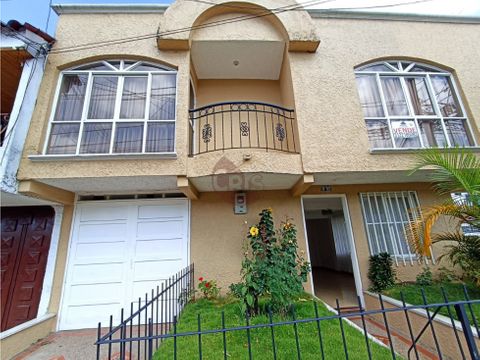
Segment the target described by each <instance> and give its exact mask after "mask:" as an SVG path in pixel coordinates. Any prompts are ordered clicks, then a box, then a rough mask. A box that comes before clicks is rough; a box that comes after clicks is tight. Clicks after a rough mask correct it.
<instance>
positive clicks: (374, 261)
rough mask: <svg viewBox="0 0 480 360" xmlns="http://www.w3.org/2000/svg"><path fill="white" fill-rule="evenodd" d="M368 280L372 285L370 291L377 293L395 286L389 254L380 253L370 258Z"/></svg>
mask: <svg viewBox="0 0 480 360" xmlns="http://www.w3.org/2000/svg"><path fill="white" fill-rule="evenodd" d="M368 279H369V280H370V281H371V283H372V285H371V286H370V290H371V291H374V292H377V293H380V292H382V291H383V290H386V289H388V288H390V287H392V286H393V285H395V270H394V269H393V261H392V257H391V256H390V254H388V253H380V254H377V255H372V256H370V264H369V268H368Z"/></svg>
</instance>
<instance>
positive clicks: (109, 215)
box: [80, 204, 128, 222]
mask: <svg viewBox="0 0 480 360" xmlns="http://www.w3.org/2000/svg"><path fill="white" fill-rule="evenodd" d="M126 219H128V207H125V206H116V205H111V206H108V205H107V206H105V205H104V204H102V206H83V207H82V208H81V209H80V221H81V222H86V221H107V220H126Z"/></svg>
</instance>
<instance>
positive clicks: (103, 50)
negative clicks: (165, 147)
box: [18, 14, 190, 179]
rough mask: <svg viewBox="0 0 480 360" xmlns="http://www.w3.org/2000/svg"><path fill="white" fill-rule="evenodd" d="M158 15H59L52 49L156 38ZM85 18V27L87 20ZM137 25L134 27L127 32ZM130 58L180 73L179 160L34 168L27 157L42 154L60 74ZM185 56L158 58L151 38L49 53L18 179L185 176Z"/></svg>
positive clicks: (44, 164)
mask: <svg viewBox="0 0 480 360" xmlns="http://www.w3.org/2000/svg"><path fill="white" fill-rule="evenodd" d="M160 16H161V15H159V14H137V15H129V14H112V15H105V14H103V15H102V14H88V15H78V14H71V15H63V16H61V17H60V18H59V23H58V28H57V34H58V35H57V40H58V41H57V43H56V45H55V47H54V48H55V49H61V48H65V47H68V46H76V45H78V44H84V43H90V42H97V41H111V40H114V39H118V38H123V37H125V34H128V36H129V37H130V36H131V37H134V36H137V35H144V34H145V33H153V34H155V32H156V30H157V27H158V22H159V17H160ZM87 17H88V21H85V19H86V18H87ZM131 24H135V25H136V26H131ZM99 58H102V59H106V58H117V59H118V58H121V59H127V58H133V59H145V60H150V61H156V62H163V63H166V64H168V65H171V66H173V67H175V68H177V69H178V75H177V76H178V89H177V98H178V100H177V122H176V152H177V159H176V160H172V159H166V160H160V159H155V160H154V161H152V159H141V158H140V159H139V158H136V159H132V160H103V161H98V160H91V161H71V160H68V161H49V162H33V161H31V160H29V159H28V155H32V154H33V155H35V154H40V153H42V150H43V144H44V140H45V133H46V130H47V125H48V121H49V117H50V113H51V111H52V104H53V99H54V93H55V89H56V87H57V83H58V77H59V73H60V71H61V69H63V68H66V67H69V66H72V64H78V63H83V62H87V61H92V59H99ZM189 61H190V59H189V54H188V52H161V51H160V50H158V48H157V46H156V42H155V39H154V38H149V39H147V40H142V41H135V42H134V43H131V42H127V43H122V44H117V45H115V46H112V45H109V46H107V47H95V48H91V49H87V50H82V51H74V52H67V53H58V54H54V53H51V54H50V55H49V58H48V63H47V67H46V69H45V76H44V79H43V81H42V84H41V87H40V91H39V94H40V95H39V97H38V99H37V105H36V107H35V111H34V115H33V117H32V121H31V125H30V130H29V133H28V136H27V140H26V142H25V148H24V153H23V158H22V161H21V164H20V169H19V173H18V178H19V179H31V178H34V179H49V178H77V177H97V176H98V177H109V176H122V175H123V176H125V175H127V176H146V175H175V174H186V159H187V154H188V90H189V84H190V63H189Z"/></svg>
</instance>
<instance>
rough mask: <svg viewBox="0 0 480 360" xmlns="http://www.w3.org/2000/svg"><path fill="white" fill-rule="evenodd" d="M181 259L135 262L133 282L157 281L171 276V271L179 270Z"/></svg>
mask: <svg viewBox="0 0 480 360" xmlns="http://www.w3.org/2000/svg"><path fill="white" fill-rule="evenodd" d="M181 268H182V259H181V258H179V259H176V260H171V261H164V260H158V261H135V263H134V269H133V280H134V281H138V280H157V279H162V278H167V277H169V276H172V275H173V274H174V273H173V272H172V269H181Z"/></svg>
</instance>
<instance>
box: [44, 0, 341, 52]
mask: <svg viewBox="0 0 480 360" xmlns="http://www.w3.org/2000/svg"><path fill="white" fill-rule="evenodd" d="M331 1H335V0H313V1H308V2H307V3H308V4H309V5H319V4H322V3H327V2H331ZM301 7H303V5H300V4H293V5H292V4H291V5H286V6H281V7H278V8H274V9H266V10H262V13H261V14H255V15H252V14H247V15H241V16H236V17H232V18H229V19H223V20H216V21H211V22H209V23H205V24H200V25H194V26H188V27H183V28H178V29H173V30H169V31H164V32H156V33H149V34H144V35H137V36H132V37H125V38H120V39H116V40H111V41H98V42H91V43H85V44H82V45H75V46H70V47H69V46H67V47H64V48H58V49H53V50H52V51H51V53H52V54H55V53H60V52H69V51H78V50H86V49H89V48H91V47H95V46H99V47H101V46H105V45H110V44H118V43H126V42H131V41H138V40H146V39H150V38H155V37H157V36H166V35H173V34H178V33H182V32H189V31H192V30H197V29H202V28H207V27H213V26H219V25H224V24H229V23H233V22H240V21H245V20H250V19H255V18H259V17H264V16H268V15H271V14H272V13H273V14H277V13H280V12H285V11H292V10H294V9H298V8H301ZM257 10H258V9H257Z"/></svg>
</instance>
